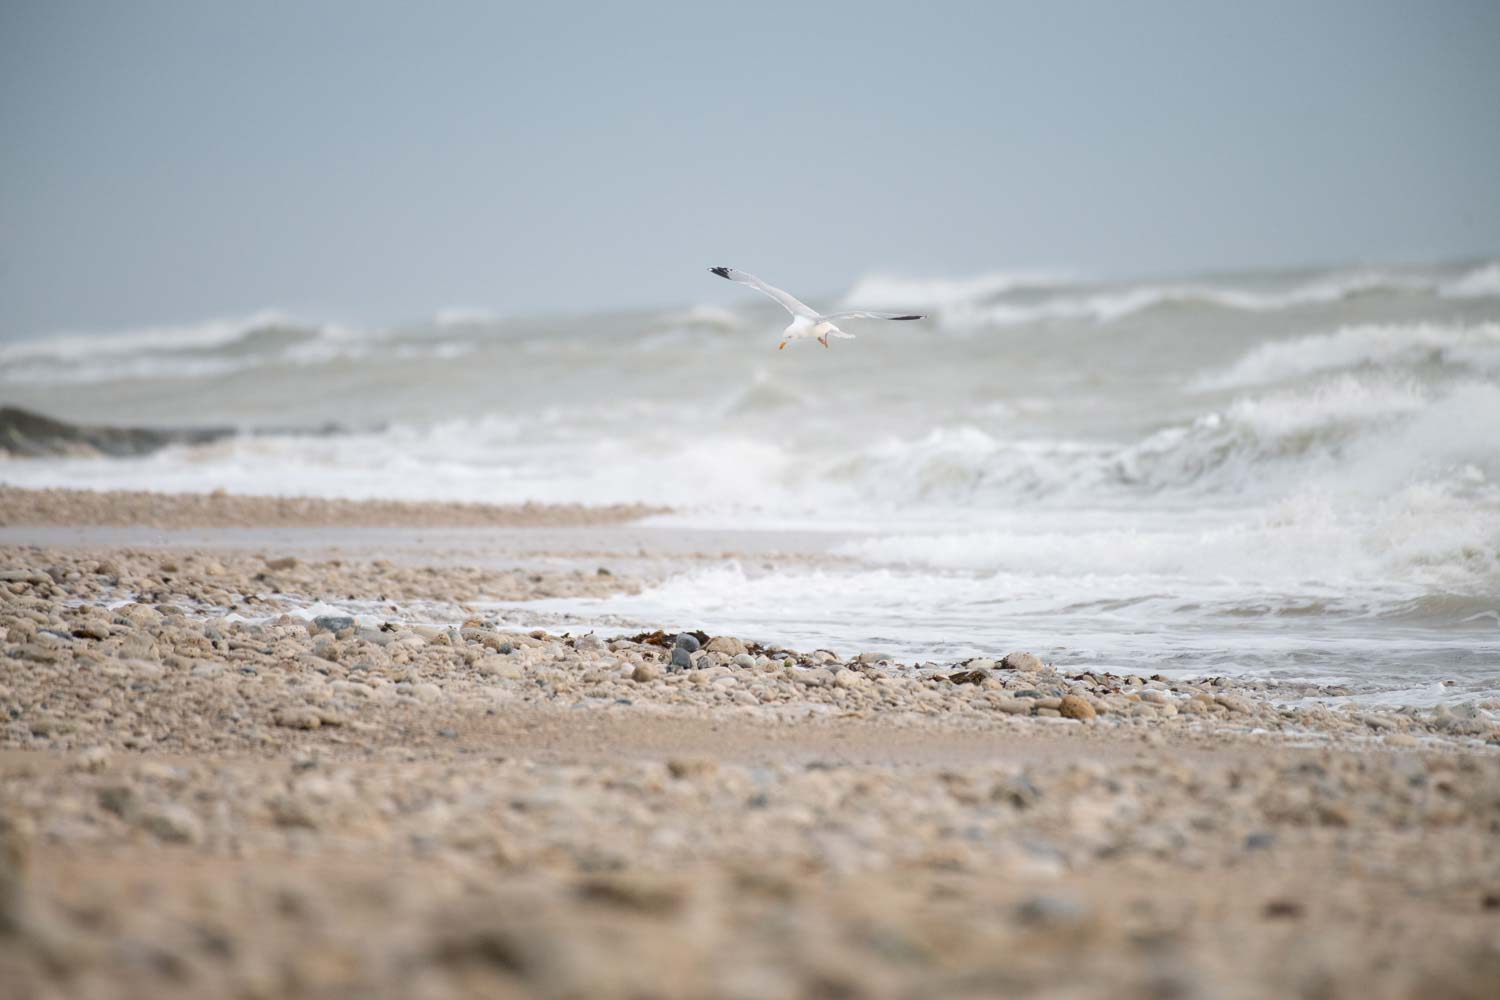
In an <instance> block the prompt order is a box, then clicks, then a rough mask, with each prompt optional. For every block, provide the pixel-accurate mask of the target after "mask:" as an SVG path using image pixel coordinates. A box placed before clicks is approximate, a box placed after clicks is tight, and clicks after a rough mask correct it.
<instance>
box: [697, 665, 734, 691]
mask: <svg viewBox="0 0 1500 1000" xmlns="http://www.w3.org/2000/svg"><path fill="white" fill-rule="evenodd" d="M723 677H728V678H730V679H731V680H732V679H733V676H732V675H731V674H730V673H729V671H728V670H726V669H725V668H724V667H717V666H710V667H707V668H705V669H703V670H699V671H696V672H695V673H694V674H693V683H694V684H695V685H697V686H698V687H706V686H707V685H708V684H709V683H711V682H713V681H716V680H719V679H720V678H723Z"/></svg>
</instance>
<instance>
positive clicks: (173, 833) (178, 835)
mask: <svg viewBox="0 0 1500 1000" xmlns="http://www.w3.org/2000/svg"><path fill="white" fill-rule="evenodd" d="M137 823H139V825H140V827H141V829H143V830H146V831H147V832H149V833H151V834H152V835H154V836H155V837H157V839H159V840H164V841H166V842H167V843H169V844H196V843H198V841H200V840H202V839H203V827H202V826H201V825H200V824H199V823H198V817H196V816H194V815H193V814H192V813H191V812H190V811H188V810H187V809H186V808H184V807H182V806H179V805H176V804H167V805H158V806H147V807H146V808H144V809H142V810H141V812H140V815H139V816H138V817H137Z"/></svg>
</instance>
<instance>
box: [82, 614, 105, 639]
mask: <svg viewBox="0 0 1500 1000" xmlns="http://www.w3.org/2000/svg"><path fill="white" fill-rule="evenodd" d="M73 636H74V637H75V638H78V639H108V638H109V625H108V624H107V623H105V622H101V621H99V620H98V619H97V618H92V619H89V620H88V621H85V622H81V623H79V624H78V625H76V626H74V628H73Z"/></svg>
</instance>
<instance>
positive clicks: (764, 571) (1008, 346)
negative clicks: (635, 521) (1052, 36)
mask: <svg viewBox="0 0 1500 1000" xmlns="http://www.w3.org/2000/svg"><path fill="white" fill-rule="evenodd" d="M705 263H706V264H711V263H715V262H714V261H708V262H705ZM734 263H737V264H742V265H743V266H745V267H747V268H749V269H750V270H757V268H755V267H753V266H752V264H753V262H748V261H746V262H734ZM763 277H765V278H766V279H767V280H770V281H772V282H773V283H784V284H786V285H787V286H788V287H789V288H790V289H791V290H792V291H793V292H794V293H799V294H800V293H803V292H805V291H807V290H806V289H801V288H798V287H797V283H796V276H795V275H791V274H777V273H766V274H764V275H763ZM682 278H683V280H682V285H683V293H682V295H683V302H682V303H681V304H678V305H675V306H672V307H663V308H660V309H644V310H631V311H607V312H598V313H576V314H558V315H550V316H514V315H508V314H507V313H506V312H505V311H504V310H496V311H488V310H481V309H469V308H464V309H456V308H455V309H447V310H444V311H442V312H439V313H438V314H436V315H434V316H431V317H425V318H422V319H420V320H415V321H411V322H397V323H391V324H389V325H384V326H378V327H376V326H356V325H350V324H340V323H332V322H324V321H318V320H314V319H309V318H306V317H298V316H292V315H286V314H283V313H279V312H271V311H268V312H264V313H260V314H257V315H252V316H246V317H241V318H232V319H215V320H211V321H207V322H197V323H187V324H183V325H180V326H169V327H160V328H149V329H125V330H118V331H96V332H89V333H66V334H64V333H59V334H55V335H50V336H43V337H37V338H32V339H28V340H20V341H10V342H7V343H4V344H0V403H7V404H11V405H16V406H21V407H25V408H27V409H33V410H37V411H40V412H42V413H45V414H47V415H49V416H52V417H57V418H59V419H63V420H67V421H76V422H84V423H92V424H107V425H112V426H149V427H177V428H193V427H205V426H227V427H232V428H236V429H237V431H238V433H235V434H233V435H230V436H228V437H224V438H222V439H219V440H215V441H212V442H209V443H200V444H177V445H170V446H167V447H163V448H160V449H158V450H155V451H152V452H150V453H147V454H140V455H132V456H127V457H103V456H98V455H52V456H43V457H16V456H6V457H0V482H4V483H8V484H14V485H23V486H67V487H83V488H92V489H109V488H126V489H149V490H165V491H203V492H207V491H212V490H217V489H224V490H228V491H230V492H243V493H252V494H272V495H313V496H332V497H387V498H410V499H458V500H470V501H487V502H494V503H512V502H519V501H542V502H551V501H568V502H582V503H590V504H599V503H612V502H619V501H636V502H643V503H648V504H655V505H662V506H665V507H668V508H670V509H671V512H670V513H666V514H662V515H659V516H656V517H654V518H653V519H652V520H651V521H650V522H648V523H649V524H650V525H651V526H652V527H654V528H661V529H673V528H676V529H681V530H683V531H692V532H701V533H704V535H703V536H704V537H709V536H712V534H713V533H714V532H716V531H717V532H733V533H736V534H735V537H740V538H746V537H755V538H760V539H763V540H764V541H763V543H762V544H759V545H757V546H755V547H754V548H755V549H756V550H757V552H759V553H762V554H757V555H747V556H744V557H742V558H735V557H734V554H733V553H730V557H729V558H725V559H717V560H710V561H703V560H697V561H687V562H684V563H683V564H682V565H681V566H679V567H677V568H676V569H675V570H674V571H671V572H668V573H666V574H665V576H664V577H663V578H662V579H660V580H658V581H656V582H654V583H653V584H652V585H651V586H649V587H647V588H646V589H645V590H644V591H643V592H642V593H640V594H637V595H631V596H616V597H611V598H607V599H593V600H560V601H548V602H544V606H538V607H537V612H538V614H541V613H545V614H546V615H547V616H549V620H550V621H554V622H555V621H566V622H568V623H570V624H571V625H572V626H574V627H576V628H578V629H582V630H587V629H588V628H590V627H599V628H607V629H616V630H625V629H630V628H632V627H653V628H654V627H659V626H666V627H684V628H688V627H691V628H701V629H704V630H706V631H709V632H718V633H728V634H735V635H740V636H743V637H746V638H754V639H758V640H760V641H763V642H772V643H781V644H785V645H787V646H790V647H793V648H812V647H818V646H821V647H824V648H829V649H833V650H835V651H839V652H859V651H862V650H879V651H882V652H888V653H890V654H891V655H894V656H898V657H902V658H904V659H908V660H912V661H921V660H925V659H939V660H956V659H959V658H963V657H966V656H979V655H991V656H992V655H996V654H1000V653H1004V652H1005V651H1007V650H1011V649H1030V650H1033V651H1036V652H1038V653H1041V654H1042V655H1044V656H1045V657H1046V658H1048V659H1050V660H1053V661H1054V662H1057V663H1058V664H1060V665H1064V664H1065V665H1067V666H1068V667H1070V668H1077V669H1091V670H1109V671H1114V672H1132V673H1142V674H1148V675H1149V674H1156V673H1163V674H1168V675H1173V676H1182V675H1202V676H1215V675H1231V676H1240V677H1254V678H1264V679H1268V680H1278V681H1308V682H1314V683H1319V684H1337V685H1346V686H1348V687H1349V689H1350V691H1351V692H1353V693H1355V694H1357V695H1358V696H1360V697H1365V698H1374V699H1389V700H1391V701H1393V702H1401V703H1423V702H1431V701H1439V700H1449V699H1452V698H1485V697H1494V696H1495V695H1496V694H1497V693H1500V261H1495V260H1468V261H1460V262H1448V263H1441V264H1431V265H1401V266H1346V267H1322V268H1304V269H1292V270H1281V271H1261V272H1253V273H1225V274H1207V275H1184V276H1172V277H1159V278H1151V279H1149V280H1131V281H1100V280H1090V279H1087V278H1082V277H1078V276H1076V275H1067V274H1054V273H1048V272H1041V271H1038V272H1024V271H1023V272H1004V273H992V274H981V275H978V276H972V277H941V278H925V277H916V276H903V275H893V274H871V275H869V276H867V277H865V278H863V279H861V280H859V281H858V282H856V283H855V284H854V285H853V287H850V288H848V289H842V290H838V289H836V290H832V291H831V292H829V293H828V294H825V295H822V296H818V295H813V294H805V295H803V296H802V297H803V298H804V299H806V300H807V301H809V303H810V304H811V305H813V306H814V307H815V308H821V307H826V308H827V309H828V310H830V311H831V310H832V309H834V308H835V307H854V306H860V307H868V308H873V309H899V310H913V311H921V312H925V313H927V314H928V316H929V318H928V319H925V320H922V321H919V322H908V323H884V322H876V321H850V322H848V323H846V324H844V326H845V328H846V329H847V330H849V331H850V332H853V333H855V334H856V335H857V337H856V339H853V340H834V341H832V342H831V344H832V346H831V347H830V348H829V349H826V350H825V349H824V348H822V347H820V346H818V345H817V344H816V343H814V342H810V341H804V342H799V343H794V344H791V345H789V346H788V348H787V349H786V350H782V351H778V350H777V343H778V341H779V333H780V331H781V329H782V327H783V326H784V325H785V324H786V322H787V317H786V316H785V314H784V313H782V312H781V310H780V308H779V307H778V306H777V305H776V304H775V303H774V302H771V301H770V300H767V299H763V298H760V297H758V296H756V295H755V293H754V292H752V291H750V290H748V289H745V288H742V287H739V286H734V285H730V284H727V283H725V282H723V281H721V280H719V279H717V278H715V277H714V276H713V275H711V274H709V273H708V272H707V271H706V269H705V268H699V267H696V266H693V267H687V266H685V267H684V271H683V276H682ZM809 539H812V540H813V541H812V542H808V541H807V540H809ZM765 552H772V553H775V554H776V557H774V558H772V557H767V556H765V555H764V554H763V553H765Z"/></svg>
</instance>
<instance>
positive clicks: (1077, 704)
mask: <svg viewBox="0 0 1500 1000" xmlns="http://www.w3.org/2000/svg"><path fill="white" fill-rule="evenodd" d="M1057 710H1058V712H1059V713H1061V715H1062V717H1063V718H1064V719H1077V720H1078V721H1079V722H1087V721H1088V720H1089V719H1092V718H1093V717H1094V716H1095V715H1096V714H1098V713H1096V712H1095V711H1094V706H1093V705H1090V704H1089V703H1088V702H1087V701H1086V700H1084V699H1083V698H1080V697H1078V695H1076V694H1070V695H1067V696H1066V697H1064V698H1063V699H1062V701H1061V702H1060V703H1059V704H1058V706H1057Z"/></svg>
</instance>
